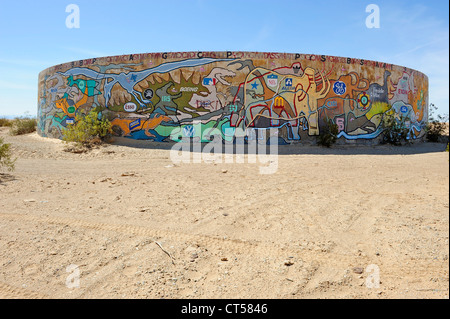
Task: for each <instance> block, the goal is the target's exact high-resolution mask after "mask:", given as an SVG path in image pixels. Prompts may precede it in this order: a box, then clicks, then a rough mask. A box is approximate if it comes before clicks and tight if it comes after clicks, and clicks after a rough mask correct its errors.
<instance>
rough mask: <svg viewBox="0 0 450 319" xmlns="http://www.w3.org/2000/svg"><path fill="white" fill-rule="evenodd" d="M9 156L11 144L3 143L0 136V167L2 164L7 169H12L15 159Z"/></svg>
mask: <svg viewBox="0 0 450 319" xmlns="http://www.w3.org/2000/svg"><path fill="white" fill-rule="evenodd" d="M11 157H12V154H11V144H7V143H4V142H3V139H2V138H1V137H0V167H2V166H4V167H6V168H7V169H8V170H9V171H12V170H13V169H14V163H15V161H16V159H14V160H13V159H12V158H11Z"/></svg>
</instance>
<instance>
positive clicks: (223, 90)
mask: <svg viewBox="0 0 450 319" xmlns="http://www.w3.org/2000/svg"><path fill="white" fill-rule="evenodd" d="M91 110H95V111H97V112H101V114H102V115H105V116H106V117H107V118H108V119H109V120H110V121H111V123H112V126H113V131H114V134H115V135H117V136H123V137H127V138H130V139H139V140H148V141H158V142H161V141H167V142H169V141H175V142H176V141H179V140H180V139H182V138H193V139H197V140H199V141H200V140H201V141H204V142H206V141H210V140H211V138H212V137H214V138H215V137H216V136H218V135H220V137H221V138H222V139H223V140H225V141H228V142H232V141H233V140H235V138H236V137H237V136H242V135H245V136H246V138H247V139H252V138H258V136H262V135H261V134H258V132H259V131H269V130H268V129H270V128H277V129H276V130H270V131H271V135H272V136H268V137H267V139H268V142H270V140H271V139H273V138H275V139H277V141H278V142H279V143H281V144H284V143H302V142H308V141H315V139H316V137H317V136H318V135H319V134H320V132H321V127H324V125H326V123H327V122H328V119H331V120H332V121H333V122H334V123H335V124H336V125H337V126H338V127H339V134H338V137H339V140H340V141H347V142H348V141H355V140H360V141H372V142H371V143H378V142H379V141H380V134H381V133H382V131H383V128H382V120H383V117H384V116H386V115H393V116H395V117H396V119H397V120H398V121H401V122H402V123H403V125H404V126H405V127H407V128H408V130H409V133H408V138H409V139H418V138H421V137H422V136H423V135H424V133H425V132H424V129H425V125H426V122H427V119H428V78H427V76H426V75H424V74H422V73H420V72H418V71H416V70H412V69H409V68H407V67H403V66H397V65H392V64H387V63H382V62H377V61H370V60H362V59H353V58H346V57H335V56H326V55H314V54H298V53H293V54H291V53H263V52H172V53H145V54H129V55H121V56H110V57H102V58H92V59H87V60H80V61H74V62H70V63H65V64H60V65H56V66H53V67H50V68H48V69H46V70H44V71H42V72H41V73H40V74H39V94H38V133H39V134H40V135H42V136H47V137H55V138H62V132H63V131H64V129H65V128H66V127H68V126H69V125H73V124H74V122H75V117H76V115H77V114H82V113H88V112H89V111H91Z"/></svg>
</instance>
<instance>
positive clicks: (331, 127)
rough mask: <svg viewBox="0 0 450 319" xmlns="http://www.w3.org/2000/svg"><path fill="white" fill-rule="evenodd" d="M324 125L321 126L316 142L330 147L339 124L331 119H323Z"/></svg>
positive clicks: (334, 139)
mask: <svg viewBox="0 0 450 319" xmlns="http://www.w3.org/2000/svg"><path fill="white" fill-rule="evenodd" d="M325 124H326V125H325V126H324V127H322V128H321V130H320V135H319V136H318V137H317V143H318V144H319V145H322V146H326V147H330V146H331V145H332V144H334V143H336V140H337V135H338V133H339V126H338V125H337V124H335V123H334V122H333V120H332V119H328V118H327V120H326V121H325Z"/></svg>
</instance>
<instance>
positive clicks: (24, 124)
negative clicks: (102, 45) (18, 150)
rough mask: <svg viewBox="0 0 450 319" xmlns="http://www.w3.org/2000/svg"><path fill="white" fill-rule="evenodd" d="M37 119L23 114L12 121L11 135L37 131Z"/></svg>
mask: <svg viewBox="0 0 450 319" xmlns="http://www.w3.org/2000/svg"><path fill="white" fill-rule="evenodd" d="M36 126H37V121H36V119H35V118H32V117H28V116H22V117H17V118H15V119H14V120H12V121H11V125H10V128H9V133H10V134H11V135H22V134H28V133H33V132H35V131H36Z"/></svg>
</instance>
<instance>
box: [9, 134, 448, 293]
mask: <svg viewBox="0 0 450 319" xmlns="http://www.w3.org/2000/svg"><path fill="white" fill-rule="evenodd" d="M7 133H8V131H7V129H6V128H0V136H2V137H4V138H5V141H6V142H9V143H11V144H12V148H13V152H14V156H15V157H18V160H17V162H16V169H15V171H13V172H7V171H6V170H5V169H3V170H2V171H1V172H0V173H1V174H0V297H1V298H61V299H66V298H83V299H89V298H149V299H150V298H158V299H159V298H168V299H175V298H176V299H179V298H183V299H184V298H186V299H197V298H207V299H209V298H254V299H274V298H277V299H291V298H295V299H306V298H362V299H366V298H387V299H390V298H449V260H448V254H449V153H448V152H444V149H445V145H443V144H432V143H418V144H414V145H412V146H403V147H391V146H376V147H374V146H354V145H345V146H334V147H332V148H331V149H324V148H321V147H317V146H305V145H303V146H280V155H279V156H278V170H277V171H276V172H275V173H274V174H267V175H262V174H259V165H258V164H257V163H256V164H255V163H248V162H247V161H246V162H245V163H218V162H211V161H210V162H202V163H181V164H179V165H173V163H172V161H171V159H170V156H169V150H170V147H168V146H167V145H165V144H156V143H153V144H151V147H143V145H144V143H136V145H135V147H130V146H126V145H124V143H123V142H121V141H120V140H117V141H116V142H115V143H114V144H111V145H105V146H102V147H100V148H98V149H94V150H92V151H91V152H89V153H82V154H74V153H69V152H64V151H63V148H64V144H63V143H62V142H61V141H59V140H55V139H47V138H43V137H40V136H38V135H37V134H36V133H33V134H27V135H23V136H15V137H13V136H9V135H8V134H7ZM147 145H148V144H147ZM378 279H379V280H378Z"/></svg>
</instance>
